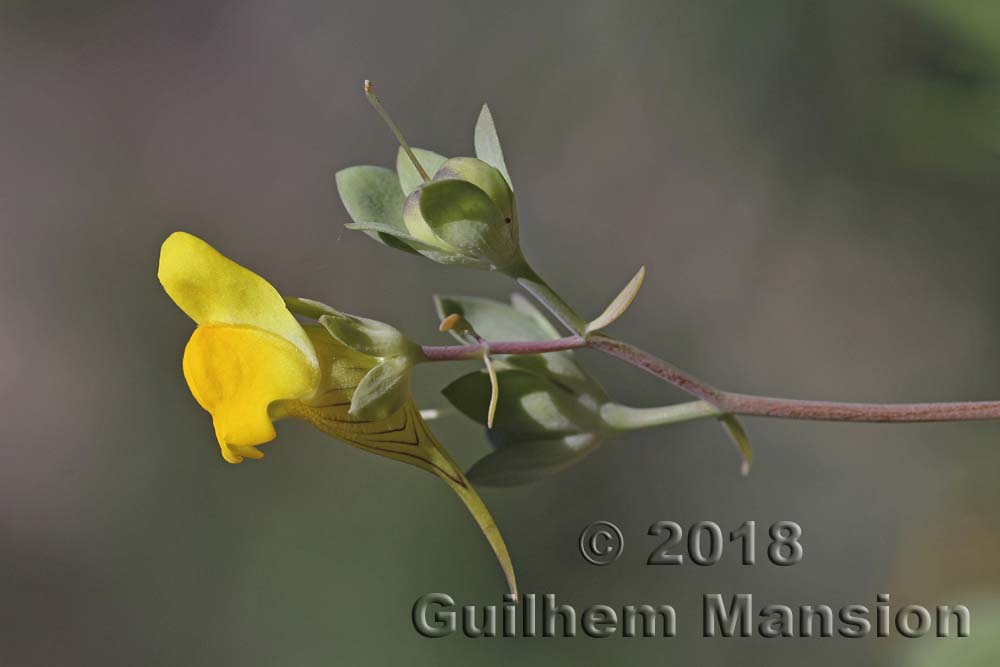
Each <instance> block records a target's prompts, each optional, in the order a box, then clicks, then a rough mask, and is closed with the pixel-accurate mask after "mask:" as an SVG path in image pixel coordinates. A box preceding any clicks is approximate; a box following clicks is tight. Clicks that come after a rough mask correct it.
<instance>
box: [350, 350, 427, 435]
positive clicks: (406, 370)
mask: <svg viewBox="0 0 1000 667" xmlns="http://www.w3.org/2000/svg"><path fill="white" fill-rule="evenodd" d="M411 368H412V366H411V364H410V360H409V359H407V358H406V357H392V358H390V359H386V360H385V361H383V362H382V363H380V364H379V365H378V366H376V367H375V368H373V369H371V370H370V371H368V374H367V375H365V376H364V378H362V379H361V384H359V385H358V388H357V389H355V390H354V396H352V397H351V409H350V411H349V413H350V414H351V415H352V416H355V417H359V418H361V419H368V420H372V421H378V420H381V419H385V418H386V417H388V416H389V415H391V414H392V413H394V412H396V410H398V409H399V408H401V407H402V406H403V404H404V403H405V402H406V400H407V399H408V398H409V396H410V369H411Z"/></svg>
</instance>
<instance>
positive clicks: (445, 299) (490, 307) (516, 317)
mask: <svg viewBox="0 0 1000 667" xmlns="http://www.w3.org/2000/svg"><path fill="white" fill-rule="evenodd" d="M434 307H435V309H436V310H437V313H438V316H439V317H440V319H442V320H443V319H444V318H446V317H448V316H449V315H452V314H458V315H461V316H462V318H463V319H465V320H467V321H468V322H469V323H470V324H471V325H472V327H473V328H474V329H475V330H476V332H477V333H478V334H479V335H480V336H482V337H483V338H485V339H486V340H493V341H501V340H503V341H508V340H531V341H534V340H550V339H552V338H558V337H559V336H558V334H557V333H556V334H554V335H553V333H552V332H550V331H549V329H548V328H547V327H546V326H543V325H541V324H540V323H539V321H538V320H537V319H536V318H535V317H533V316H531V315H528V314H526V313H524V312H521V311H519V310H516V309H515V308H513V307H511V306H509V305H507V304H506V303H503V302H502V301H495V300H493V299H485V298H481V297H475V296H450V295H441V294H435V295H434ZM549 326H550V327H551V325H549ZM455 337H456V338H457V339H458V340H462V338H461V337H460V336H455Z"/></svg>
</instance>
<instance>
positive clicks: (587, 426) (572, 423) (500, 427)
mask: <svg viewBox="0 0 1000 667" xmlns="http://www.w3.org/2000/svg"><path fill="white" fill-rule="evenodd" d="M495 365H496V371H497V380H498V384H499V389H500V391H499V396H498V400H497V405H496V416H495V418H494V423H493V431H492V433H491V436H490V437H491V439H492V440H493V441H494V442H495V443H497V444H508V443H512V442H521V441H524V440H538V439H549V438H552V437H556V436H563V435H570V434H574V433H581V432H593V433H596V432H600V431H602V430H603V428H604V423H603V421H601V419H600V414H599V412H600V411H599V407H598V406H597V405H596V404H595V403H594V401H592V400H590V399H589V398H588V397H586V396H580V395H577V394H575V393H574V392H573V391H571V390H570V389H568V388H567V387H565V386H562V385H560V384H558V383H556V382H553V381H552V380H551V379H549V378H548V377H546V376H544V375H538V374H536V373H532V372H529V371H526V370H523V369H518V368H514V367H511V366H510V365H509V364H508V363H506V362H500V361H498V362H495ZM442 393H443V394H444V396H445V398H447V399H448V401H449V402H450V403H451V404H452V405H454V406H455V407H456V408H457V409H458V410H460V411H461V412H462V413H463V414H465V415H466V416H467V417H469V418H470V419H473V420H475V421H477V422H479V423H481V424H483V425H486V424H487V407H488V406H489V404H490V399H491V396H492V385H491V382H490V378H489V374H488V373H487V372H486V371H475V372H472V373H469V374H468V375H464V376H462V377H460V378H458V379H457V380H455V381H454V382H452V383H451V384H450V385H448V386H447V387H445V388H444V390H443V391H442Z"/></svg>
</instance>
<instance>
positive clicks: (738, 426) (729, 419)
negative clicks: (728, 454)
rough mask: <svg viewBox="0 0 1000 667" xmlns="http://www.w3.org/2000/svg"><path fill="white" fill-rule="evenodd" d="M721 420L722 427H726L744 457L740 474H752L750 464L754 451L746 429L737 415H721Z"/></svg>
mask: <svg viewBox="0 0 1000 667" xmlns="http://www.w3.org/2000/svg"><path fill="white" fill-rule="evenodd" d="M719 421H720V422H721V423H722V427H723V428H724V429H726V433H728V434H729V437H730V438H731V439H732V441H733V444H735V445H736V449H738V450H739V452H740V456H742V457H743V464H742V465H741V466H740V474H741V475H743V476H744V477H746V476H747V475H749V474H750V464H751V463H752V462H753V451H751V449H750V438H748V437H747V432H746V429H744V428H743V424H742V423H740V420H739V419H737V418H736V415H722V416H721V417H719Z"/></svg>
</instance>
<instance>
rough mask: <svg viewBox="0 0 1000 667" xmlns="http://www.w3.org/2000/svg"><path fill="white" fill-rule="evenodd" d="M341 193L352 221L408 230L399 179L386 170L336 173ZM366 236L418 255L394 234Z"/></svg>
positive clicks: (350, 169) (370, 232) (365, 168)
mask: <svg viewBox="0 0 1000 667" xmlns="http://www.w3.org/2000/svg"><path fill="white" fill-rule="evenodd" d="M336 182H337V192H338V193H339V194H340V200H341V201H342V202H343V203H344V208H346V209H347V214H348V215H350V216H351V220H353V221H354V222H356V223H358V222H360V223H378V224H384V225H389V226H390V227H392V228H393V229H399V230H401V231H405V228H404V227H403V203H404V202H405V201H406V197H404V196H403V191H402V190H401V189H400V186H399V179H398V178H396V174H394V173H393V172H392V171H391V170H389V169H386V168H384V167H371V166H360V167H348V168H347V169H342V170H340V171H338V172H337V174H336ZM365 233H366V234H368V235H369V236H371V237H372V238H373V239H375V240H376V241H379V242H381V243H384V244H385V245H388V246H391V247H393V248H396V249H397V250H405V251H406V252H411V253H415V252H416V250H414V249H413V248H411V247H410V246H409V245H407V244H406V243H404V242H403V241H401V240H400V239H399V238H398V237H397V236H396V235H394V234H387V233H385V232H378V231H374V230H367V229H366V230H365Z"/></svg>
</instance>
